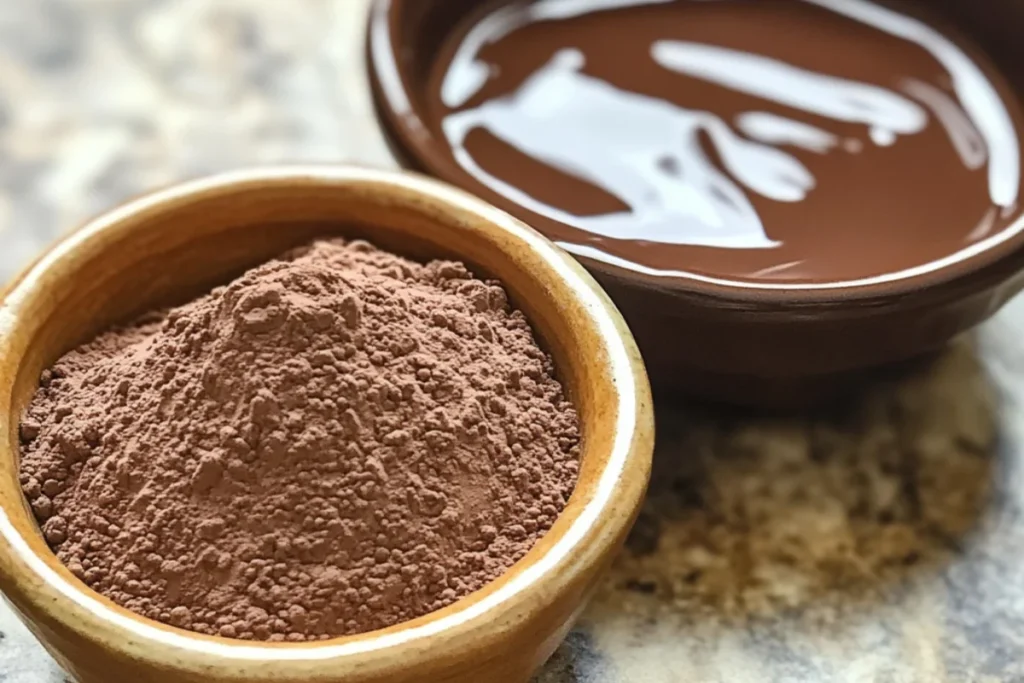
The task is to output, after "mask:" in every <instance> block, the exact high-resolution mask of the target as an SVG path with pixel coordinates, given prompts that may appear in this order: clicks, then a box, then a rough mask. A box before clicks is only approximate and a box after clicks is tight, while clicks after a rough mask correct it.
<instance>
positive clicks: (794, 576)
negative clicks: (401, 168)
mask: <svg viewBox="0 0 1024 683" xmlns="http://www.w3.org/2000/svg"><path fill="white" fill-rule="evenodd" d="M365 12H366V1H365V0H290V1H289V2H282V1H281V0H217V1H216V2H211V1H210V0H22V1H18V0H5V1H3V2H0V278H2V279H6V278H7V277H9V276H10V275H11V274H12V273H13V272H14V271H15V270H16V269H17V268H19V267H20V266H22V265H23V264H24V263H25V262H26V261H27V260H28V259H29V258H31V257H32V256H33V255H34V254H36V253H37V252H38V251H39V250H40V249H41V248H43V247H44V246H45V245H46V244H47V243H48V242H50V241H51V240H52V239H53V238H54V237H55V236H57V235H58V234H59V233H60V232H61V231H64V230H66V229H69V228H71V227H73V226H74V225H76V224H77V223H79V222H81V221H82V220H83V219H85V218H87V217H88V216H89V215H91V214H94V213H96V212H98V211H101V210H103V209H105V208H107V207H109V206H111V205H112V204H114V203H116V202H118V201H120V200H122V199H124V198H126V197H128V196H131V195H133V194H135V193H138V192H141V191H144V190H146V189H148V188H152V187H154V186H159V185H161V184H165V183H168V182H172V181H176V180H180V179H184V178H187V177H191V176H196V175H199V174H204V173H208V172H212V171H217V170H223V169H228V168H237V167H241V166H248V165H252V164H260V163H271V162H290V161H356V162H362V163H369V164H374V165H382V166H391V165H393V162H392V160H391V157H390V156H389V154H388V152H387V150H386V147H385V145H384V143H383V141H382V139H381V137H380V135H379V133H378V131H377V129H376V126H375V124H374V119H373V114H372V108H371V105H370V102H369V98H368V96H367V94H366V93H367V90H366V84H365V78H364V76H363V72H362V57H361V47H362V35H361V34H362V28H363V22H364V15H365ZM1022 338H1024V302H1019V303H1017V304H1016V305H1012V306H1010V307H1009V308H1008V309H1007V310H1006V311H1004V313H1003V314H1001V315H1000V316H999V317H998V318H997V319H996V320H995V321H993V322H992V323H990V324H989V325H987V326H986V327H985V328H984V329H983V330H982V331H981V333H980V334H979V335H977V337H976V338H974V339H969V340H963V341H961V342H959V343H957V344H956V345H954V346H953V347H952V348H951V349H950V350H949V351H948V352H946V353H944V354H942V355H941V356H940V357H938V358H935V359H932V360H929V361H922V362H921V363H920V364H918V365H917V366H916V367H914V368H911V369H910V370H908V371H905V372H903V373H902V374H900V375H894V376H892V377H891V378H888V379H883V380H880V381H879V382H877V383H876V384H874V385H873V386H871V387H869V388H868V389H866V390H865V391H864V392H863V394H862V395H860V396H858V397H856V398H855V399H854V400H852V401H851V402H850V403H849V404H848V405H845V406H842V407H839V408H835V409H833V410H831V411H830V412H827V413H822V414H818V415H801V416H797V417H790V418H764V417H753V416H750V415H741V414H735V413H729V412H724V411H717V412H715V411H708V410H700V409H696V408H692V407H682V406H661V407H660V414H659V420H660V422H659V435H658V438H659V446H658V453H657V465H656V469H657V471H656V474H655V477H654V483H653V486H652V490H651V494H650V496H649V499H648V501H647V504H646V507H645V510H644V512H643V514H642V516H641V518H640V520H639V523H638V525H637V527H636V529H635V531H634V533H633V534H632V536H631V538H630V541H629V547H628V549H627V550H626V551H625V552H624V553H623V555H622V556H621V557H620V558H619V560H618V562H617V563H616V566H615V568H614V570H613V572H612V574H611V575H610V576H609V577H608V579H607V581H606V582H605V584H604V585H603V586H602V588H601V589H600V591H599V594H598V596H597V598H596V599H595V601H594V603H593V604H592V605H591V607H590V609H589V610H588V611H587V613H586V614H585V616H584V618H583V620H582V622H581V623H580V625H579V627H578V629H577V630H576V631H575V632H574V633H573V635H572V636H571V637H570V638H569V639H568V641H567V642H566V643H565V644H564V646H563V647H562V648H561V649H560V650H559V652H558V654H557V655H556V656H555V657H554V658H553V659H552V661H551V662H549V664H548V665H547V667H546V668H545V670H544V672H543V673H542V674H541V675H540V677H539V679H538V683H626V682H630V683H632V682H636V683H674V682H675V681H688V682H699V683H705V682H706V683H719V682H720V683H737V682H742V683H747V682H750V683H761V682H764V683H768V682H769V681H770V682H773V683H787V682H792V683H805V682H807V683H810V682H815V683H819V682H832V681H835V682H844V683H847V682H848V683H861V682H867V681H877V682H879V683H936V682H942V681H949V682H957V683H959V682H964V681H971V682H978V683H981V682H999V683H1007V682H1013V681H1024V569H1022V567H1024V457H1022V456H1024V404H1022V400H1024V344H1022V342H1021V339H1022ZM0 632H2V635H0V680H2V681H5V682H6V683H54V682H56V681H60V680H61V676H60V673H59V672H58V670H57V669H56V667H55V665H54V664H53V663H52V662H51V660H50V659H49V658H48V657H47V656H46V654H45V653H44V652H43V651H42V649H41V648H40V647H39V645H38V644H37V643H36V642H35V641H34V640H33V639H32V637H31V636H30V635H29V634H28V633H27V631H26V630H25V629H24V628H23V627H22V626H20V624H19V623H18V622H17V620H16V619H15V618H14V617H13V615H11V614H10V613H9V612H8V611H7V610H6V609H5V608H0ZM110 680H111V681H112V683H120V679H119V678H118V677H117V674H116V672H111V678H110ZM126 683H130V682H126Z"/></svg>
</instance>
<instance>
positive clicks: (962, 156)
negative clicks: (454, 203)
mask: <svg viewBox="0 0 1024 683" xmlns="http://www.w3.org/2000/svg"><path fill="white" fill-rule="evenodd" d="M899 7H901V8H905V7H906V5H905V4H904V5H899ZM901 11H905V9H904V10H901ZM919 17H920V15H914V16H911V15H909V14H904V13H901V12H897V11H894V10H892V9H888V8H887V7H884V6H882V5H879V4H875V3H873V2H869V1H868V0H775V1H773V2H764V1H763V0H538V1H536V2H533V3H523V2H515V3H509V2H501V3H497V4H489V5H486V6H485V7H484V8H483V9H482V10H481V11H480V12H478V13H475V14H474V15H473V16H471V17H469V18H468V19H467V20H466V21H465V22H464V23H463V24H462V25H461V27H460V28H459V29H458V30H455V31H453V32H452V34H451V37H450V39H449V42H448V43H447V45H446V46H444V47H443V48H442V50H441V52H440V56H439V59H438V61H437V63H436V65H435V69H434V72H433V74H432V75H431V78H430V82H429V88H428V97H429V98H430V100H431V101H429V102H427V103H426V111H425V112H423V113H425V114H427V117H426V118H427V119H428V120H429V121H428V122H429V125H430V126H432V127H433V128H434V134H435V135H437V136H438V137H439V138H440V139H443V140H446V141H447V143H448V146H449V147H448V150H447V153H448V154H450V155H451V158H452V160H453V161H455V162H456V163H457V164H458V166H459V167H460V168H461V171H462V172H463V173H464V174H465V175H466V179H467V180H470V181H471V184H472V183H475V184H476V185H477V187H476V188H475V189H477V190H478V191H481V192H482V193H483V194H485V196H487V198H488V199H490V200H492V201H494V202H495V203H498V204H499V205H503V206H504V207H505V208H508V209H510V210H512V211H513V212H514V213H517V214H518V215H520V216H521V217H522V218H524V219H525V220H527V221H528V222H530V223H532V224H534V225H535V226H536V227H538V228H540V229H541V230H542V231H544V232H545V233H547V234H548V235H549V236H551V237H552V238H554V239H556V240H557V241H558V242H559V243H560V244H561V245H562V246H564V247H566V248H567V249H568V250H569V251H571V252H573V253H574V254H576V255H578V256H583V257H586V258H589V259H592V260H596V261H600V262H603V263H605V264H609V265H612V266H617V267H620V268H624V269H627V270H628V271H630V272H634V273H641V274H644V275H647V276H652V277H658V278H660V277H685V278H690V279H700V280H705V281H709V282H726V283H728V282H742V283H746V284H748V285H751V286H759V287H774V286H779V287H787V288H788V287H816V286H835V285H836V284H850V285H853V284H867V283H871V282H875V281H887V280H894V279H902V278H905V277H910V276H913V275H915V274H918V273H926V272H931V271H934V270H938V269H940V268H943V267H945V266H947V265H949V264H951V263H955V262H958V261H960V260H964V259H966V258H969V257H970V256H972V255H973V254H976V253H980V252H982V251H985V250H986V249H988V248H990V247H992V246H993V245H994V244H996V243H999V242H1001V241H1004V240H1006V239H1008V238H1009V237H1011V236H1013V235H1015V234H1016V233H1018V232H1020V231H1021V230H1022V229H1024V220H1022V219H1021V211H1020V209H1019V205H1020V204H1021V197H1020V195H1021V188H1022V183H1021V161H1020V160H1021V143H1020V134H1019V132H1020V131H1022V130H1024V125H1022V124H1024V116H1022V113H1021V109H1020V107H1019V105H1018V103H1017V102H1016V100H1015V99H1014V97H1013V96H1012V95H1011V93H1010V90H1009V88H1008V86H1007V85H1006V84H1005V82H1004V80H1003V78H1002V77H1001V76H1000V75H999V74H998V73H997V71H996V69H995V67H994V66H993V65H992V64H991V63H990V62H989V60H988V59H987V58H986V57H985V56H984V55H983V54H982V53H981V52H980V51H979V50H977V49H976V48H974V47H973V46H972V45H971V44H969V42H968V41H966V40H965V39H964V38H962V37H960V36H959V35H958V34H957V32H956V31H954V30H952V29H950V28H948V27H943V28H942V29H941V30H940V29H938V28H936V27H937V26H938V24H937V23H933V22H928V23H926V22H925V21H924V20H922V19H921V18H919Z"/></svg>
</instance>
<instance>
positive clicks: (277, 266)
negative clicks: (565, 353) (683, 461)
mask: <svg viewBox="0 0 1024 683" xmlns="http://www.w3.org/2000/svg"><path fill="white" fill-rule="evenodd" d="M21 437H22V444H23V446H22V464H21V481H22V485H23V488H24V491H25V494H26V495H27V496H28V499H29V501H30V502H31V505H32V509H33V510H34V511H35V514H36V516H37V518H38V519H39V522H40V523H41V525H42V529H43V532H44V534H45V536H46V539H47V541H48V542H49V543H50V545H51V546H52V547H53V548H54V550H55V551H56V552H57V554H58V556H59V557H60V559H61V560H62V561H63V562H64V563H65V564H66V565H67V566H68V567H69V568H70V569H71V571H72V572H74V573H75V575H77V576H78V577H79V578H81V579H82V580H83V581H85V582H86V583H87V584H88V585H90V586H91V587H93V588H94V589H96V590H97V591H99V592H101V593H103V594H105V595H106V596H108V597H110V598H111V599H113V600H114V601H115V602H117V603H118V604H120V605H123V606H124V607H126V608H128V609H131V610H134V611H135V612H138V613H140V614H142V615H145V616H147V617H150V618H153V619H158V620H160V621H163V622H166V623H170V624H173V625H176V626H180V627H184V628H187V629H191V630H193V631H197V632H200V633H207V634H219V635H222V636H226V637H232V638H244V639H253V640H272V641H274V640H291V641H302V640H315V639H325V638H329V637H333V636H340V635H345V634H353V633H359V632H363V631H367V630H371V629H376V628H381V627H386V626H389V625H392V624H395V623H397V622H400V621H403V620H407V619H411V618H414V617H417V616H420V615H423V614H425V613H427V612H430V611H433V610H436V609H438V608H441V607H444V606H446V605H448V604H450V603H452V602H453V601H455V600H457V599H458V598H459V597H461V596H464V595H466V594H467V593H469V592H471V591H474V590H476V589H478V588H480V587H481V586H483V585H484V584H485V583H486V582H488V581H490V580H492V579H494V578H495V577H497V576H498V575H499V574H501V573H502V572H503V571H504V570H506V569H507V568H508V567H509V566H510V565H512V564H513V563H514V562H515V561H516V560H518V559H519V558H520V557H522V556H523V554H525V553H526V552H527V550H528V549H529V548H530V547H531V546H532V545H533V543H534V542H535V541H536V540H537V538H538V537H539V536H541V535H542V534H543V533H544V532H545V531H546V530H547V529H548V528H549V527H550V526H551V524H552V523H553V522H554V520H555V517H556V516H557V515H558V514H559V512H560V511H561V510H562V508H563V506H564V505H565V503H566V501H567V499H568V497H569V495H570V493H571V492H572V489H573V486H574V485H575V481H576V475H577V465H578V457H579V443H580V436H579V431H578V421H577V416H576V413H575V412H574V410H573V408H572V407H571V405H570V404H569V403H568V402H567V400H566V398H565V397H564V395H563V392H562V387H561V386H560V385H559V383H558V381H557V380H556V379H555V378H554V375H553V368H552V364H551V360H550V359H549V358H548V356H547V355H546V354H545V353H544V352H543V351H541V350H540V349H539V348H538V346H537V344H536V342H535V341H534V338H533V335H532V332H531V330H530V327H529V325H528V323H527V321H526V319H525V318H524V316H523V315H522V314H521V313H520V312H519V311H514V310H511V309H510V307H509V304H508V301H507V299H506V294H505V291H504V290H503V289H502V287H501V285H500V284H499V283H497V282H491V281H483V280H480V279H476V278H474V277H473V276H472V275H471V274H470V273H469V271H468V270H467V269H466V268H465V267H464V266H463V265H462V264H459V263H454V262H444V261H435V262H432V263H429V264H427V265H422V264H419V263H414V262H412V261H408V260H406V259H403V258H400V257H398V256H395V255H393V254H390V253H387V252H384V251H381V250H378V249H377V248H375V247H373V246H371V245H369V244H367V243H365V242H350V243H345V242H343V241H340V240H329V241H319V242H316V243H314V244H312V245H310V246H307V247H304V248H300V249H297V250H295V251H292V252H290V253H288V254H286V255H284V256H283V257H281V258H279V259H277V260H274V261H271V262H269V263H266V264H264V265H262V266H259V267H257V268H254V269H253V270H251V271H249V272H247V273H246V274H245V275H243V276H242V277H241V278H239V279H238V280H236V281H234V282H232V283H231V284H230V285H228V286H226V287H222V288H219V289H215V290H214V291H213V292H211V293H210V294H208V295H206V296H204V297H202V298H200V299H198V300H196V301H193V302H191V303H189V304H186V305H184V306H181V307H179V308H175V309H172V310H169V311H165V312H160V313H155V314H151V315H150V316H147V317H146V318H145V319H142V320H140V321H138V322H137V323H135V324H133V325H131V326H128V327H125V328H121V329H115V330H112V331H109V332H107V333H105V334H103V335H101V336H100V337H99V338H97V339H96V340H94V341H92V342H91V343H89V344H86V345H84V346H82V347H81V348H79V349H77V350H75V351H72V352H70V353H68V354H67V355H65V356H64V357H63V358H62V359H61V360H60V361H59V362H57V363H56V364H55V365H54V367H53V368H52V369H50V370H48V371H46V372H44V373H43V376H42V379H41V383H40V387H39V390H38V393H37V395H36V396H35V398H34V400H33V402H32V403H31V406H30V408H29V409H28V411H27V414H26V416H25V418H24V420H23V422H22V425H21Z"/></svg>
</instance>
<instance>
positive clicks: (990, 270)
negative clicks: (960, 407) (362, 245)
mask: <svg viewBox="0 0 1024 683" xmlns="http://www.w3.org/2000/svg"><path fill="white" fill-rule="evenodd" d="M897 2H898V0H897ZM479 4H480V3H479V2H477V0H375V1H374V4H373V6H372V10H371V16H370V24H369V30H368V44H367V56H368V60H367V61H368V68H369V72H370V79H371V83H372V86H373V95H374V101H375V104H376V107H377V111H378V115H379V118H380V121H381V123H382V125H383V128H384V130H385V133H386V134H387V136H388V139H389V142H390V144H391V147H392V150H393V151H394V153H395V155H396V156H397V158H398V159H399V160H400V162H401V163H403V164H404V165H405V166H406V167H408V168H413V169H417V170H420V171H423V172H426V173H429V174H431V175H434V176H437V177H440V178H442V179H445V180H447V181H449V182H453V183H455V184H457V185H459V186H461V187H464V188H465V189H468V190H469V191H471V192H473V193H475V194H477V195H479V196H481V197H483V198H484V199H486V200H488V201H490V202H492V203H494V204H495V205H497V206H499V207H501V208H504V209H505V210H507V211H510V212H512V213H514V214H515V215H517V216H518V217H519V218H521V219H523V220H525V221H526V222H528V223H530V224H531V225H533V226H534V227H536V228H538V229H539V230H540V231H541V232H545V231H546V226H548V225H550V222H551V219H549V218H546V217H543V216H540V215H537V214H533V213H531V212H530V211H528V210H527V209H525V208H523V207H521V206H518V205H516V204H514V203H513V202H511V201H510V200H508V199H506V198H504V197H502V196H501V195H498V194H496V193H495V192H493V191H492V190H490V189H489V188H487V187H485V186H483V185H482V184H480V183H479V182H478V181H476V180H475V179H473V178H472V177H471V176H469V175H468V174H467V173H466V172H465V171H463V170H462V169H461V168H460V167H459V166H458V165H457V164H456V163H455V162H454V161H453V160H452V159H451V156H450V152H449V151H448V149H447V147H446V144H445V143H444V142H443V141H442V140H441V139H439V136H435V134H434V133H433V132H432V127H431V124H430V122H429V121H425V120H423V119H421V118H420V115H419V114H418V112H419V111H421V110H423V109H424V106H425V105H424V104H423V103H424V102H425V101H426V100H425V97H426V93H425V88H426V83H427V79H428V75H429V74H430V72H431V68H432V66H433V64H434V62H435V59H436V58H437V55H438V52H439V50H440V49H441V47H442V44H443V43H444V39H445V37H446V35H447V34H448V33H449V32H450V31H451V30H452V29H453V28H454V27H455V26H456V25H457V24H458V22H459V21H460V20H461V19H464V18H465V17H466V16H467V13H468V12H470V11H471V10H473V9H474V8H478V7H479ZM927 4H931V5H934V6H935V7H936V8H937V9H939V10H941V11H942V12H944V13H945V14H948V16H949V17H951V18H952V19H953V20H954V21H956V22H957V23H958V24H960V25H961V26H963V27H966V29H967V32H968V33H969V34H973V37H975V38H976V39H978V42H980V43H981V44H982V45H983V46H986V47H987V48H988V49H989V51H990V52H991V54H992V56H993V57H995V58H996V61H997V62H998V63H999V64H1000V66H1001V67H1002V68H1003V71H1004V72H1006V73H1007V75H1009V76H1010V77H1011V79H1012V80H1013V85H1014V86H1015V87H1016V89H1017V90H1018V91H1019V92H1024V68H1022V66H1021V65H1022V64H1024V47H1022V46H1024V43H1022V42H1021V41H1020V37H1019V33H1020V28H1021V27H1022V26H1024V4H1022V3H1019V2H1014V1H1013V0H989V1H987V2H974V3H971V2H957V1H955V0H939V1H938V2H934V3H927ZM976 251H977V252H978V253H974V254H971V255H969V256H968V257H965V258H963V259H961V260H956V259H950V261H952V262H951V263H949V264H945V265H940V266H937V267H936V268H935V269H933V270H930V271H928V272H923V273H920V274H916V275H913V276H910V277H905V278H901V279H898V280H888V281H867V280H864V281H860V282H855V283H853V284H852V286H850V285H843V286H841V287H839V286H831V285H823V286H788V285H785V284H778V285H771V284H768V285H766V286H754V285H749V284H744V283H728V282H720V281H717V282H716V281H711V279H710V278H706V279H703V280H702V279H700V278H694V279H683V278H672V280H671V281H668V283H667V284H666V280H664V279H658V278H651V277H647V276H644V275H642V274H639V273H636V272H633V271H629V270H624V269H620V268H616V267H614V266H611V265H608V264H605V263H602V262H598V261H594V260H591V259H588V258H585V257H581V258H580V259H579V260H580V261H581V262H582V263H583V264H584V265H585V266H586V267H587V268H588V269H589V270H590V271H591V273H592V274H593V275H594V276H595V277H596V278H597V280H598V281H599V282H600V283H601V284H602V285H603V286H604V287H605V289H606V290H607V291H608V293H609V294H610V295H611V297H612V299H613V300H614V301H615V302H616V304H617V305H618V306H619V308H620V309H621V310H622V312H623V315H624V316H625V318H626V320H627V322H628V323H629V325H630V328H631V329H632V331H633V334H634V335H635V336H636V339H637V342H638V344H639V346H640V349H641V352H642V353H643V356H644V360H645V361H646V363H647V367H648V369H649V371H650V374H651V377H652V381H653V382H654V385H655V390H656V391H658V392H662V391H664V392H667V393H682V394H686V395H690V396H697V397H700V398H709V399H713V400H723V401H727V402H730V403H741V404H752V405H758V406H772V407H789V406H794V405H797V406H803V405H806V404H809V403H813V402H816V401H819V400H822V399H827V398H831V397H833V396H835V395H836V394H839V393H842V392H843V391H844V390H846V389H848V388H852V387H853V386H855V384H856V381H857V380H859V379H861V378H863V377H865V376H867V375H869V374H870V372H869V371H870V370H871V369H874V368H878V367H879V366H883V365H886V364H891V363H893V362H896V361H901V360H905V359H909V358H912V357H914V356H917V355H920V354H923V353H926V352H928V351H931V350H935V349H937V348H940V347H941V346H943V345H944V344H945V343H946V342H948V341H949V340H950V339H951V338H953V337H954V336H956V335H958V334H960V333H961V332H964V331H966V330H968V329H970V328H972V327H974V326H975V325H977V324H978V323H980V322H982V321H983V320H985V319H987V318H988V317H989V316H991V315H992V314H993V313H994V312H995V311H996V310H998V309H999V307H1000V306H1001V305H1002V304H1003V303H1005V302H1006V301H1007V300H1008V299H1010V298H1011V297H1012V296H1013V295H1015V294H1016V293H1017V292H1018V291H1019V290H1020V289H1021V288H1022V287H1024V275H1022V273H1021V268H1022V266H1024V231H1017V232H1016V233H1015V234H1014V235H1012V236H1009V235H1008V239H1005V240H1003V241H999V242H998V243H994V244H992V245H990V246H986V247H985V248H984V249H979V250H976Z"/></svg>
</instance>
